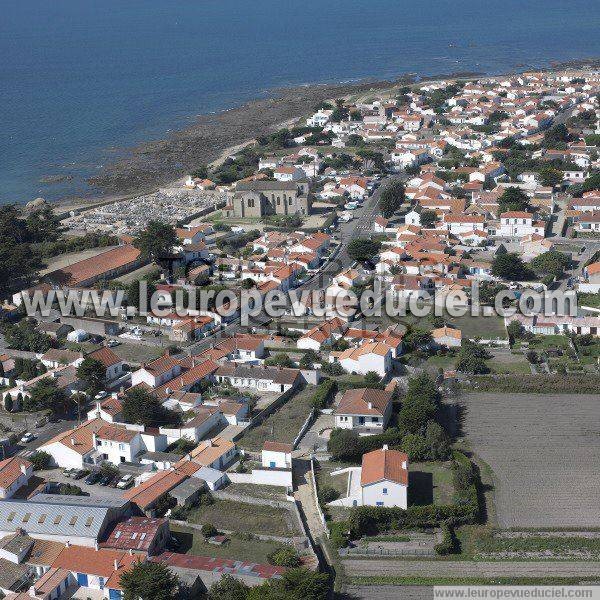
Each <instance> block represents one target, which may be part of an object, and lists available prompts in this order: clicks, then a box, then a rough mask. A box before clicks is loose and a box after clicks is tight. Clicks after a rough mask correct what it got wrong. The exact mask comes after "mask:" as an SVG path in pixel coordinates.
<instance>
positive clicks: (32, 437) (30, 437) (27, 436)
mask: <svg viewBox="0 0 600 600" xmlns="http://www.w3.org/2000/svg"><path fill="white" fill-rule="evenodd" d="M33 440H35V435H34V434H33V433H31V432H29V431H27V432H26V433H24V434H23V437H22V438H21V444H29V442H33Z"/></svg>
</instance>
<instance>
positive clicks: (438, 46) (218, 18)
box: [0, 0, 600, 204]
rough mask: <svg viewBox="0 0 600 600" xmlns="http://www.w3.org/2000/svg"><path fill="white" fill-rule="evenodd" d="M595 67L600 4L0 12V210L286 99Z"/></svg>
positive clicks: (524, 0)
mask: <svg viewBox="0 0 600 600" xmlns="http://www.w3.org/2000/svg"><path fill="white" fill-rule="evenodd" d="M597 57H600V1H599V0H568V1H567V0H368V1H367V0H18V1H15V0H0V204H2V203H10V202H14V203H24V202H27V201H29V200H32V199H34V198H36V197H40V196H41V197H44V198H46V199H48V200H56V199H59V198H63V197H69V196H74V195H85V194H90V193H93V190H91V189H90V188H89V187H88V186H87V184H86V178H87V177H89V176H90V175H93V174H95V173H97V172H98V170H99V169H101V168H102V167H103V165H105V164H107V162H110V161H111V160H114V158H115V157H116V156H118V155H119V153H120V152H122V151H123V149H125V148H127V147H131V146H132V145H134V144H136V143H139V142H142V141H146V140H151V139H161V138H163V137H165V136H168V135H169V133H170V132H172V131H174V130H176V129H179V128H183V127H185V126H187V125H189V124H190V123H191V122H192V121H193V119H194V118H195V117H196V116H197V115H199V114H206V113H211V112H215V111H219V110H223V109H227V108H231V107H234V106H237V105H239V104H242V103H244V102H246V101H248V100H251V99H253V98H257V97H261V96H262V95H264V94H265V93H267V92H268V90H270V89H273V88H278V87H281V86H296V85H304V84H307V85H308V84H311V83H332V82H348V81H355V80H360V79H364V78H369V79H379V78H381V79H383V78H395V77H399V76H401V75H403V74H406V73H415V74H417V75H419V76H432V75H438V74H440V75H441V74H448V73H453V72H467V71H470V72H472V71H476V72H485V73H490V74H498V73H503V72H507V71H514V70H519V69H523V68H527V67H539V66H547V65H549V64H550V63H551V62H552V61H568V60H574V59H585V58H597Z"/></svg>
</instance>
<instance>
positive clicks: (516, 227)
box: [498, 210, 546, 237]
mask: <svg viewBox="0 0 600 600" xmlns="http://www.w3.org/2000/svg"><path fill="white" fill-rule="evenodd" d="M545 230H546V225H545V223H544V222H543V221H534V219H533V215H532V214H531V213H528V212H525V211H521V210H512V211H508V212H504V213H502V214H501V215H500V229H499V231H498V235H500V236H502V237H524V236H526V235H532V234H534V233H536V234H538V235H541V236H544V232H545Z"/></svg>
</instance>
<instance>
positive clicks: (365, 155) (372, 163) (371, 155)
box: [356, 148, 385, 171]
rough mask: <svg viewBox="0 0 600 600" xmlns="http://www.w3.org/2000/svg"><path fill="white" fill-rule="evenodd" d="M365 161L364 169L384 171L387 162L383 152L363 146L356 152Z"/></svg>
mask: <svg viewBox="0 0 600 600" xmlns="http://www.w3.org/2000/svg"><path fill="white" fill-rule="evenodd" d="M356 156H359V157H360V158H361V159H362V162H363V169H364V170H365V171H383V169H384V167H385V162H384V160H383V154H381V152H375V151H374V150H371V149H369V148H362V149H361V150H359V151H358V152H357V153H356Z"/></svg>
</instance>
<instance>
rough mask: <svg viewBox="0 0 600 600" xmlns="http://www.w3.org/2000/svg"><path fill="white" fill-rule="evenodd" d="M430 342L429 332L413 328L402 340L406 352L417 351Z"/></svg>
mask: <svg viewBox="0 0 600 600" xmlns="http://www.w3.org/2000/svg"><path fill="white" fill-rule="evenodd" d="M431 341H432V337H431V332H430V331H424V330H423V329H417V328H415V327H411V328H410V329H409V330H408V331H407V332H406V334H405V335H404V338H403V340H402V342H403V345H404V348H405V350H406V351H407V352H410V351H412V350H418V349H419V348H423V347H424V346H427V345H428V344H430V343H431Z"/></svg>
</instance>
